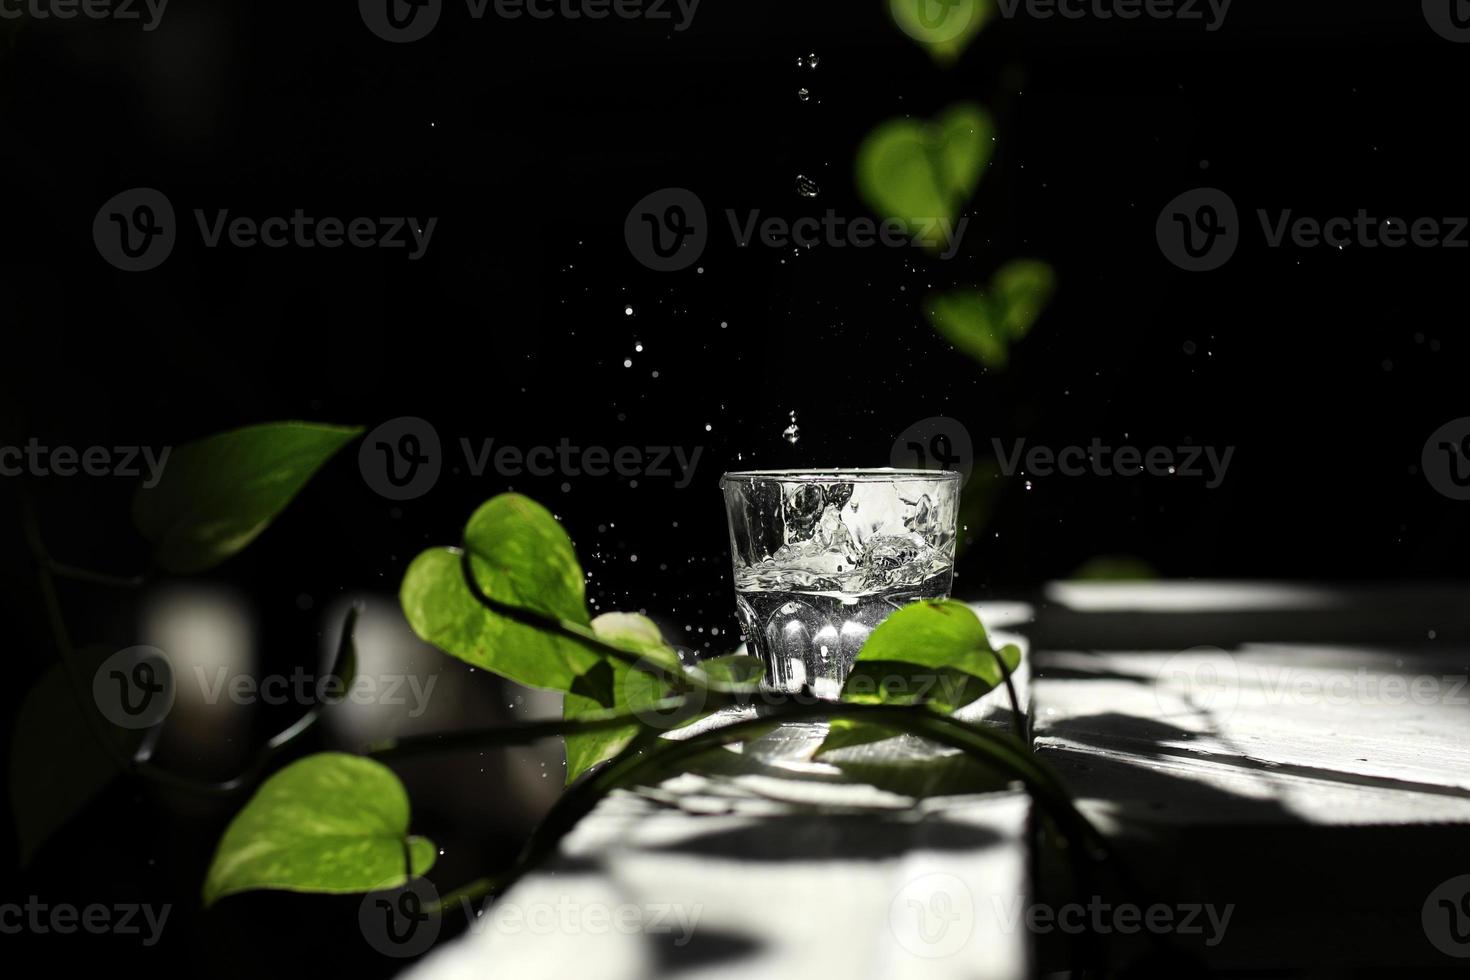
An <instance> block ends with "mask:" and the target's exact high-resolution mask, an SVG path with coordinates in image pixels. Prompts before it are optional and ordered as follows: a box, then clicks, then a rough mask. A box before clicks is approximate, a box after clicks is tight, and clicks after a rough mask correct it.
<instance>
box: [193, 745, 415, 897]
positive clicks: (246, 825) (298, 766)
mask: <svg viewBox="0 0 1470 980" xmlns="http://www.w3.org/2000/svg"><path fill="white" fill-rule="evenodd" d="M408 824H409V806H408V794H407V793H406V792H404V789H403V784H402V783H400V782H399V781H398V777H397V776H395V775H394V774H393V772H392V770H390V769H388V768H387V767H386V766H384V765H382V764H381V763H378V762H374V761H373V760H371V759H364V758H361V757H359V756H355V755H346V754H343V753H340V752H324V753H322V754H320V755H313V756H308V757H306V758H305V759H301V760H300V761H298V762H294V763H292V764H291V765H289V766H287V767H286V768H284V769H282V770H281V771H280V772H278V773H276V774H275V775H274V776H272V777H271V778H270V779H268V780H266V781H265V783H263V784H262V785H261V787H260V789H258V790H257V791H256V793H255V795H254V796H253V797H251V798H250V802H248V803H246V804H245V808H244V809H243V810H241V811H240V812H239V813H238V814H236V816H235V819H234V820H232V821H230V825H229V827H227V828H226V829H225V833H224V836H223V837H221V838H220V842H219V847H218V848H217V849H216V851H215V854H214V860H213V861H211V862H210V866H209V873H208V875H207V876H206V878H205V882H204V904H205V905H206V906H209V905H212V904H214V903H215V902H217V901H219V900H220V899H221V898H224V897H225V896H226V895H233V894H235V893H237V892H244V891H253V890H257V889H280V890H285V891H296V892H323V893H330V894H343V893H350V892H367V891H372V890H375V889H379V888H392V887H396V886H398V885H401V884H403V883H405V882H406V881H407V880H408V879H409V878H410V877H411V876H419V875H422V874H424V873H425V872H427V871H428V870H429V868H431V867H432V866H433V864H434V857H435V853H436V851H435V848H434V845H433V843H432V842H430V841H429V840H427V839H425V838H423V837H415V836H411V835H410V834H409V833H408Z"/></svg>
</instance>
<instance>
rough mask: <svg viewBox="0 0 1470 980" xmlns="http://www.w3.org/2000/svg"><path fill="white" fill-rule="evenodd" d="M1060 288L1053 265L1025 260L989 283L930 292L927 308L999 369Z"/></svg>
mask: <svg viewBox="0 0 1470 980" xmlns="http://www.w3.org/2000/svg"><path fill="white" fill-rule="evenodd" d="M1055 291H1056V273H1055V272H1053V271H1052V268H1051V266H1049V265H1047V264H1046V263H1044V262H1036V261H1032V260H1019V261H1016V262H1011V263H1009V264H1008V265H1006V266H1004V267H1002V268H1001V269H1000V270H999V271H998V272H996V274H995V276H994V277H993V278H992V279H991V281H990V286H989V288H988V289H985V290H976V289H963V290H955V291H953V292H947V293H938V294H935V295H932V296H930V297H929V298H928V299H927V300H926V301H925V304H924V313H925V315H926V316H927V317H928V318H929V322H930V323H931V324H933V326H934V329H935V330H936V331H938V333H939V334H940V336H942V337H944V339H945V340H948V341H949V342H950V343H951V344H953V345H954V346H955V347H956V348H957V349H958V350H960V351H962V352H963V353H965V354H968V355H969V356H971V357H973V358H974V359H975V360H977V361H979V362H980V363H981V364H984V365H985V366H986V367H989V368H995V369H997V370H998V369H1000V368H1004V367H1005V366H1006V364H1007V363H1008V362H1009V360H1010V349H1011V347H1012V345H1014V344H1015V343H1017V342H1019V341H1020V340H1022V339H1023V338H1024V337H1025V336H1026V335H1027V334H1028V333H1029V332H1030V330H1031V327H1032V325H1033V324H1034V323H1035V322H1036V319H1037V318H1038V317H1039V316H1040V315H1041V312H1042V310H1043V309H1045V308H1046V305H1047V303H1048V302H1049V301H1050V300H1051V297H1052V294H1053V293H1054V292H1055Z"/></svg>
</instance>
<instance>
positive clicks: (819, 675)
mask: <svg viewBox="0 0 1470 980" xmlns="http://www.w3.org/2000/svg"><path fill="white" fill-rule="evenodd" d="M720 488H721V489H722V490H723V491H724V494H725V513H726V516H727V517H728V518H729V522H730V549H731V552H732V554H733V557H734V562H735V604H736V606H737V607H738V612H739V616H740V624H741V626H742V628H743V629H744V631H745V634H746V641H747V643H748V644H749V645H750V649H751V652H753V653H755V654H756V655H757V656H759V657H760V658H761V659H762V660H763V661H764V662H765V665H766V676H765V680H764V682H763V683H764V686H765V687H766V688H767V689H768V690H773V691H780V692H783V693H791V694H794V693H799V692H802V691H804V690H805V691H808V692H810V693H811V694H814V695H816V696H817V697H820V698H827V699H834V700H835V699H836V698H837V697H838V695H839V694H840V693H841V691H842V685H843V683H844V682H845V681H846V680H847V674H848V671H849V670H851V669H852V664H853V660H854V659H855V658H856V657H857V652H858V650H859V649H860V648H861V647H862V645H863V642H864V641H865V640H866V639H867V638H868V634H869V633H871V632H872V631H873V629H874V627H876V626H877V625H878V624H879V623H880V622H882V621H883V619H885V618H886V617H887V616H888V614H889V613H891V612H893V611H894V610H895V609H898V608H900V607H902V606H903V605H905V604H906V603H909V602H913V601H915V600H917V599H933V598H944V597H948V595H949V589H950V583H951V581H952V580H953V578H954V551H955V521H956V514H957V511H958V509H959V491H960V476H959V474H958V473H951V472H941V471H934V470H893V469H871V470H817V471H796V470H768V471H764V472H760V471H757V472H746V473H726V474H725V476H724V477H723V478H722V479H721V480H720Z"/></svg>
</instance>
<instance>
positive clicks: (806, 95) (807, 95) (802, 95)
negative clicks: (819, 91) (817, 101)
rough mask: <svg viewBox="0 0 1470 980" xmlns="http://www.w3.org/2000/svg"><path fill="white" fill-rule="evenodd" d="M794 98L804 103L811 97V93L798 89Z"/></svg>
mask: <svg viewBox="0 0 1470 980" xmlns="http://www.w3.org/2000/svg"><path fill="white" fill-rule="evenodd" d="M796 97H797V98H798V99H800V100H801V101H803V102H805V101H807V100H808V99H810V98H811V97H812V93H811V92H810V91H808V90H807V89H804V88H799V89H797V90H796Z"/></svg>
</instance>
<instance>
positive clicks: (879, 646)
mask: <svg viewBox="0 0 1470 980" xmlns="http://www.w3.org/2000/svg"><path fill="white" fill-rule="evenodd" d="M857 661H858V663H869V662H873V661H888V662H893V663H902V664H909V665H912V667H919V668H931V669H932V668H952V669H954V670H958V671H962V672H964V673H966V674H970V675H972V676H974V677H978V678H980V679H981V680H984V681H987V682H989V683H990V684H991V685H992V686H994V685H996V684H999V683H1000V682H1001V680H1002V678H1001V673H1000V667H999V666H998V665H997V664H996V662H995V654H994V653H993V652H992V651H991V647H990V640H989V638H987V637H986V635H985V627H984V626H982V625H981V624H980V617H979V616H976V615H975V611H974V610H973V609H971V608H970V607H969V606H967V605H965V604H964V603H963V602H956V601H954V600H952V599H938V600H926V601H924V602H914V603H910V604H909V605H907V606H904V607H903V608H902V609H900V610H898V611H897V612H895V613H893V614H892V615H891V616H889V617H888V618H887V619H885V620H883V622H881V623H879V624H878V628H877V629H875V630H873V632H872V635H870V636H869V637H868V639H867V642H865V643H864V644H863V648H862V649H861V650H859V651H858V655H857Z"/></svg>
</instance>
